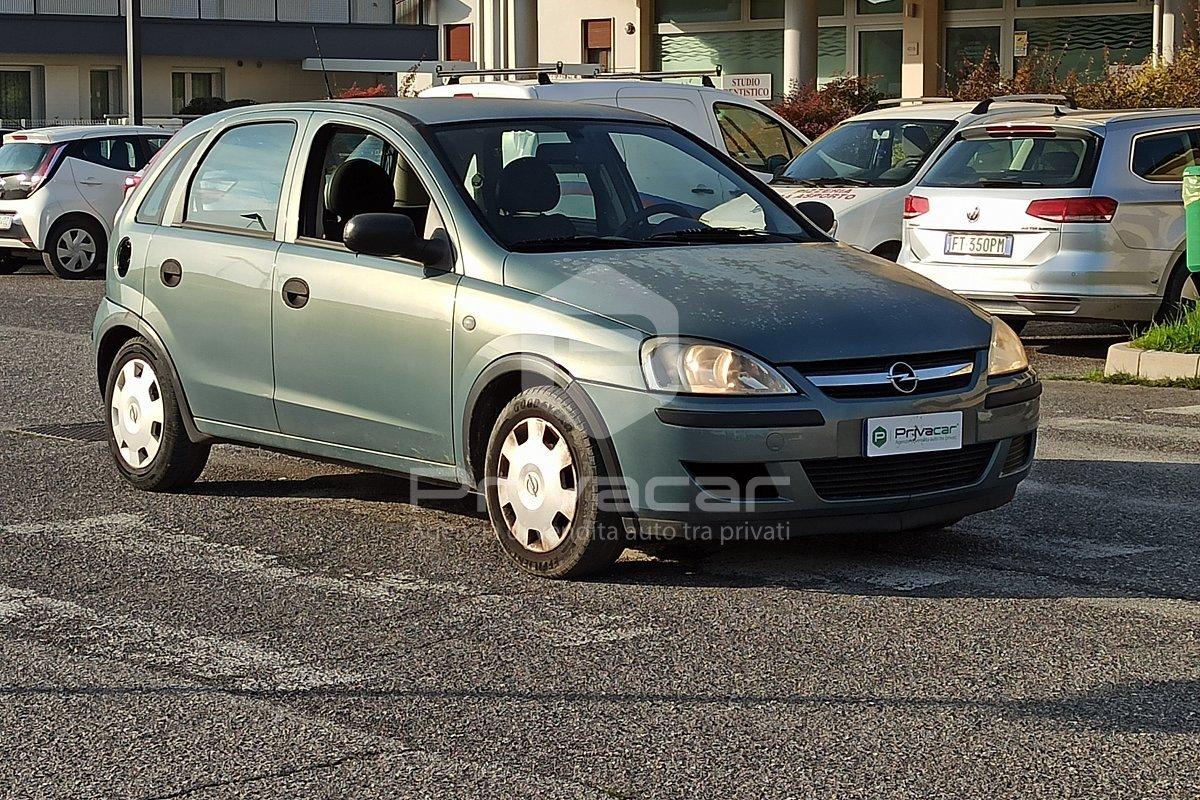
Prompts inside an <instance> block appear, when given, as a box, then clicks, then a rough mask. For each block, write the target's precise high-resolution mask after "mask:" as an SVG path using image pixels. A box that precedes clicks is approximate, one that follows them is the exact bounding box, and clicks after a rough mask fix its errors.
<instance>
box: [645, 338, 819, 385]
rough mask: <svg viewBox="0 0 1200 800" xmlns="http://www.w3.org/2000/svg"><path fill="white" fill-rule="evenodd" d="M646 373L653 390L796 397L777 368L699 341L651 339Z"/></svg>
mask: <svg viewBox="0 0 1200 800" xmlns="http://www.w3.org/2000/svg"><path fill="white" fill-rule="evenodd" d="M642 372H643V374H645V376H646V385H647V386H648V387H650V389H651V390H654V391H660V392H673V393H676V394H732V395H737V394H795V393H796V389H795V388H794V387H793V386H792V385H791V384H789V383H788V382H787V381H786V380H784V378H783V376H782V375H780V374H779V373H778V372H777V371H776V370H775V368H774V367H772V366H771V365H770V364H767V363H765V362H764V361H762V360H760V359H757V358H755V357H754V356H752V355H750V354H748V353H743V352H741V351H740V350H735V349H734V348H732V347H727V346H725V345H723V344H714V343H713V342H705V341H702V340H699V339H674V338H661V339H649V340H647V341H646V342H645V343H644V344H643V345H642Z"/></svg>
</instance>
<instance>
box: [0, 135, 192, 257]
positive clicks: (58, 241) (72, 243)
mask: <svg viewBox="0 0 1200 800" xmlns="http://www.w3.org/2000/svg"><path fill="white" fill-rule="evenodd" d="M170 136H171V134H170V133H169V132H166V131H163V130H162V129H160V128H147V127H134V126H125V125H86V126H76V127H65V126H64V127H58V128H40V129H37V130H24V131H14V132H12V133H9V134H6V135H5V136H4V138H3V144H0V273H10V272H15V271H16V270H18V269H19V268H20V267H21V265H22V264H23V263H24V262H25V261H27V260H28V259H29V258H30V257H34V258H36V257H37V256H39V255H40V256H41V257H42V259H43V261H44V263H45V265H46V268H47V269H49V270H50V271H51V272H53V273H54V274H55V275H57V276H58V277H60V278H82V277H84V276H87V275H92V274H95V273H97V272H99V271H100V270H101V269H103V267H104V263H105V258H106V255H107V252H108V235H109V232H110V231H111V230H112V223H113V219H114V218H115V217H116V214H117V209H118V208H120V206H121V201H122V200H123V199H124V197H125V179H126V178H127V177H129V176H130V175H133V174H134V173H135V172H137V171H138V170H140V169H141V168H142V167H144V166H146V164H147V162H149V160H150V158H151V157H152V156H153V155H154V153H156V152H157V151H158V149H159V148H160V147H162V146H163V144H165V143H166V141H167V139H169V138H170Z"/></svg>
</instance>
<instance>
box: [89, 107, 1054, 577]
mask: <svg viewBox="0 0 1200 800" xmlns="http://www.w3.org/2000/svg"><path fill="white" fill-rule="evenodd" d="M635 154H636V157H637V160H640V161H643V162H644V161H646V160H654V159H661V160H664V161H666V160H669V161H670V162H671V163H679V162H681V161H685V160H686V161H687V162H688V163H689V165H690V168H689V169H688V170H686V171H685V172H681V173H679V174H674V173H671V172H668V171H654V172H653V173H651V174H639V173H638V172H637V171H631V170H629V169H628V168H627V166H626V164H627V161H628V160H633V159H634V155H635ZM697 175H703V177H704V180H703V183H704V184H705V185H706V186H709V187H719V189H720V190H719V191H714V192H712V193H697V192H695V191H694V190H695V187H696V186H697V180H696V176H697ZM107 281H108V282H107V290H106V296H105V298H104V300H103V301H102V302H101V304H100V308H99V310H98V312H97V314H96V321H95V329H94V333H93V336H94V348H95V353H96V361H97V371H98V378H99V382H100V386H101V389H102V391H103V393H104V398H105V408H106V412H107V419H108V423H109V430H110V437H109V441H110V446H111V450H112V454H113V457H114V460H115V462H116V465H117V468H118V469H119V470H120V472H121V474H122V475H123V476H124V477H125V478H126V479H127V480H128V481H129V482H131V483H132V484H133V485H135V486H137V487H140V488H142V489H147V490H151V491H166V490H171V489H174V488H178V487H181V486H184V485H186V484H188V483H190V482H192V481H194V480H196V479H197V478H198V477H199V475H200V473H201V471H202V470H203V468H204V465H205V462H206V459H207V458H208V454H209V450H210V447H211V445H213V444H214V443H217V442H236V443H242V444H248V445H257V446H262V447H268V448H273V449H278V450H284V451H288V452H292V453H298V454H303V455H306V456H309V457H312V458H316V459H325V460H330V461H335V462H341V463H350V464H354V465H362V466H364V467H367V468H371V469H377V470H383V471H387V472H392V473H396V474H400V475H406V476H411V477H413V478H416V479H421V480H420V482H419V483H418V481H416V480H414V481H412V482H411V488H410V496H412V497H416V498H417V499H418V501H419V500H420V497H421V493H422V492H424V491H426V490H427V487H430V486H432V487H436V486H441V485H443V484H452V485H453V486H456V487H465V488H467V489H469V490H471V491H474V492H478V493H479V494H480V495H481V496H482V497H483V498H485V499H486V505H487V510H488V512H489V515H490V518H491V522H492V525H493V527H494V528H495V532H496V535H497V537H498V539H499V541H500V543H501V545H502V547H503V549H504V551H505V552H506V553H507V554H508V555H509V556H510V557H511V558H512V559H513V560H514V561H515V562H516V563H517V564H518V565H519V566H520V567H521V568H522V569H524V570H526V571H528V572H531V573H534V574H538V575H544V576H549V577H575V576H581V575H585V574H588V573H592V572H596V571H598V570H601V569H604V568H606V567H607V566H608V565H610V564H611V563H612V562H613V561H614V560H615V559H616V558H617V556H618V555H619V554H620V552H621V551H622V549H623V548H624V547H625V546H626V545H627V544H628V543H629V542H630V541H631V540H635V539H637V538H639V537H646V538H653V537H659V538H664V537H685V538H687V539H727V538H735V537H736V538H745V537H755V536H760V537H767V536H770V537H783V536H789V535H800V534H807V533H817V532H850V531H884V532H889V531H891V532H894V531H902V530H907V529H914V528H926V527H933V526H944V525H947V524H950V523H952V522H954V521H956V520H958V519H960V518H961V517H963V516H965V515H967V514H972V513H976V512H979V511H983V510H986V509H990V508H995V507H997V506H1000V505H1002V504H1004V503H1006V502H1008V501H1009V500H1010V499H1011V498H1012V497H1013V494H1014V492H1015V490H1016V487H1017V484H1018V482H1019V481H1020V480H1021V479H1022V478H1023V477H1024V476H1025V475H1026V474H1027V473H1028V470H1029V466H1030V462H1031V461H1032V459H1033V451H1034V443H1035V442H1034V440H1035V435H1036V428H1037V421H1038V404H1039V400H1038V395H1039V394H1040V392H1041V385H1040V383H1039V382H1038V380H1037V378H1036V376H1035V375H1034V374H1033V372H1032V371H1031V370H1030V369H1029V365H1028V362H1027V360H1026V356H1025V352H1024V350H1023V348H1022V346H1021V343H1020V341H1019V340H1018V339H1017V337H1016V335H1015V334H1014V333H1013V332H1012V331H1011V330H1010V329H1009V328H1008V327H1007V326H1006V325H1005V324H1004V323H1003V322H1000V321H998V320H996V319H994V318H992V317H991V316H989V315H988V314H986V313H985V312H983V311H981V310H980V309H978V308H976V307H974V306H972V305H970V304H969V303H967V302H965V301H963V300H961V299H959V298H958V297H956V296H955V295H954V294H953V293H951V292H949V291H948V290H945V289H942V288H940V287H938V286H936V285H935V284H934V283H932V282H931V281H929V280H927V279H925V278H922V277H920V276H917V275H914V274H912V273H910V272H908V271H907V270H904V269H903V268H900V267H897V266H896V265H894V264H891V263H889V262H886V261H884V260H882V259H879V258H874V257H871V256H868V255H865V254H863V253H861V252H859V251H856V250H854V249H852V248H849V247H846V246H843V245H839V244H837V243H835V242H833V241H831V240H830V239H829V238H828V237H827V236H826V235H825V234H824V233H822V232H821V231H820V230H818V229H817V227H816V226H814V225H813V224H812V223H811V222H810V221H808V220H807V219H806V218H805V217H803V216H801V215H800V214H799V213H798V212H797V211H796V210H795V209H793V208H791V207H790V206H789V205H788V204H787V203H786V202H785V201H783V200H782V199H781V198H779V197H778V196H776V195H775V194H774V193H773V192H771V191H770V190H769V189H768V188H767V187H766V186H765V185H764V184H763V183H761V182H760V181H759V180H758V179H756V178H754V177H753V176H752V175H751V174H750V173H748V172H747V171H746V170H745V169H743V168H742V167H741V166H739V165H738V164H736V163H735V162H734V161H732V160H730V159H729V158H728V157H727V156H725V155H723V154H719V153H717V152H716V151H715V150H713V149H712V148H711V147H709V146H708V145H706V144H704V143H703V142H701V141H700V140H698V139H696V138H695V137H693V136H691V135H689V134H687V133H685V132H683V131H681V130H679V129H676V128H674V127H672V126H670V125H668V124H666V123H664V122H661V121H658V120H655V119H653V118H650V117H647V116H643V115H641V114H638V113H636V112H630V111H622V110H619V109H611V108H604V107H601V106H595V105H575V104H568V103H543V102H538V101H528V100H522V101H509V100H485V99H427V100H426V99H419V100H363V101H346V102H314V103H303V104H290V105H274V106H256V107H250V108H242V109H237V110H232V111H229V112H225V113H222V114H218V115H213V116H211V117H205V118H204V119H202V120H200V121H198V122H196V123H193V124H191V125H188V126H187V127H185V128H184V129H183V130H182V131H181V132H180V133H179V134H178V135H176V136H175V137H174V138H173V140H172V142H171V143H170V144H169V145H168V147H167V148H166V149H165V150H164V152H163V154H162V156H161V157H160V158H158V159H156V161H155V163H154V165H153V166H152V167H151V168H150V170H149V172H148V174H147V175H146V177H145V179H144V180H143V182H142V183H141V185H140V186H139V187H138V188H137V189H136V190H134V192H133V193H132V194H131V196H130V197H129V198H128V200H127V201H126V203H125V205H124V206H123V208H122V210H121V212H120V213H119V215H118V219H117V222H116V234H115V235H114V236H113V249H112V252H111V253H110V259H109V269H108V278H107ZM430 491H432V490H430ZM443 491H444V490H443Z"/></svg>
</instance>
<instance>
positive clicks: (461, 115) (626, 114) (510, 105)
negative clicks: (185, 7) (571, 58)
mask: <svg viewBox="0 0 1200 800" xmlns="http://www.w3.org/2000/svg"><path fill="white" fill-rule="evenodd" d="M355 108H357V109H359V110H362V111H374V112H376V113H378V112H383V113H392V114H396V115H398V116H400V117H403V118H405V119H407V120H408V121H409V122H410V123H413V124H416V125H443V124H449V123H455V122H490V121H493V120H502V121H506V120H512V119H606V120H613V121H617V122H648V123H654V124H658V125H665V124H666V123H664V122H663V121H662V120H660V119H658V118H657V117H652V116H650V115H649V114H642V113H640V112H638V111H627V110H625V109H620V108H617V107H615V106H605V105H598V104H596V103H564V102H561V101H555V100H523V99H513V98H500V97H378V98H356V99H351V100H318V101H312V102H304V103H271V104H265V105H253V106H242V107H240V108H237V109H230V110H229V111H222V112H219V113H218V114H214V115H212V117H213V119H214V120H217V119H224V118H227V117H231V116H237V115H239V114H244V113H254V112H259V111H272V110H278V111H349V110H352V109H355ZM205 119H207V117H205Z"/></svg>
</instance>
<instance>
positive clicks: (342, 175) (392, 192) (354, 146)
mask: <svg viewBox="0 0 1200 800" xmlns="http://www.w3.org/2000/svg"><path fill="white" fill-rule="evenodd" d="M307 163H308V167H307V169H306V172H305V176H304V189H303V192H302V194H301V201H300V213H301V219H300V225H299V231H300V236H301V237H305V238H310V239H320V240H323V241H328V242H341V241H342V232H343V229H344V228H345V226H346V223H347V222H349V221H350V219H351V218H353V216H354V215H356V214H362V213H370V212H375V213H394V214H403V215H405V216H407V217H408V218H409V219H411V220H412V222H413V228H414V229H415V230H416V231H417V232H418V233H424V234H425V235H426V236H428V235H429V234H430V233H431V226H432V228H433V229H437V228H440V227H441V226H442V222H441V218H440V217H439V216H437V214H436V212H433V211H432V210H431V208H432V204H431V202H430V199H429V193H428V192H427V191H426V189H425V186H424V184H423V183H422V181H421V179H420V177H419V176H418V175H417V174H416V172H415V171H414V170H413V169H412V167H411V165H409V163H408V162H407V161H406V160H405V159H404V157H403V156H402V155H401V154H400V152H399V151H398V150H397V149H396V148H395V147H394V146H393V145H391V144H390V143H389V142H387V141H385V140H384V139H383V138H381V137H380V136H379V135H377V134H374V133H371V132H370V131H366V130H363V129H361V128H355V127H352V126H348V125H342V124H331V125H327V126H325V127H324V128H322V129H321V130H319V131H318V132H317V134H316V135H315V136H314V137H313V144H312V148H311V150H310V152H309V157H308V160H307ZM372 188H373V190H372Z"/></svg>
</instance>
